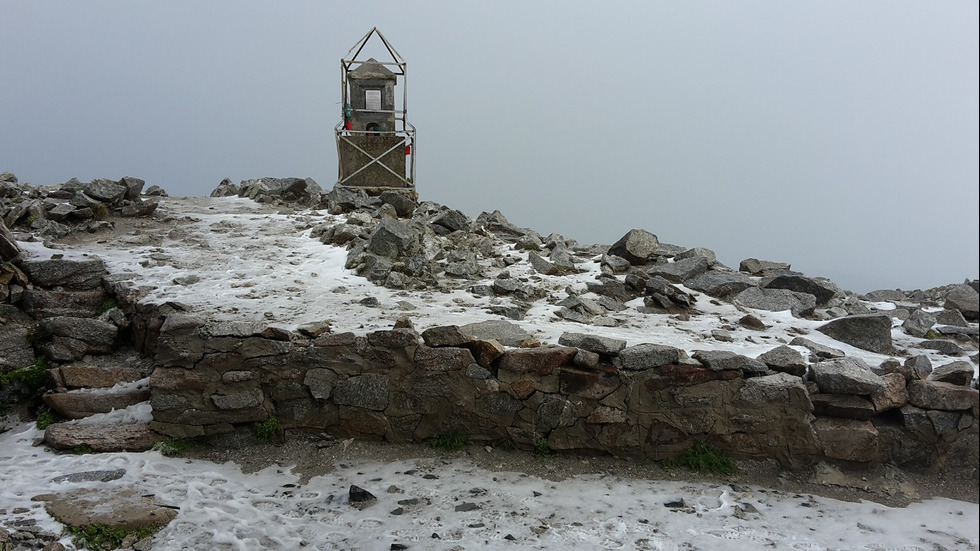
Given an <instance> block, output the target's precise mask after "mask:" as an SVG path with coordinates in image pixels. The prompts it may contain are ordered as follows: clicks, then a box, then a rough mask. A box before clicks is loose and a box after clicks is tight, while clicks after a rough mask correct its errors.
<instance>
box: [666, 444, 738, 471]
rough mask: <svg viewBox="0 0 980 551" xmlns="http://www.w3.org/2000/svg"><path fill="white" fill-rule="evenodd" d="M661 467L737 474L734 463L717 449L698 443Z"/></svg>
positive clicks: (667, 460)
mask: <svg viewBox="0 0 980 551" xmlns="http://www.w3.org/2000/svg"><path fill="white" fill-rule="evenodd" d="M661 465H663V466H664V468H666V469H675V468H678V467H683V468H685V469H688V470H690V471H694V472H696V473H709V474H718V475H731V474H735V473H736V472H738V469H737V468H736V467H735V462H734V461H732V459H731V458H730V457H728V456H727V455H725V453H724V452H722V451H721V450H719V449H718V448H714V447H712V446H709V445H707V444H705V443H704V442H698V443H697V444H695V445H693V446H691V447H690V448H688V449H687V451H685V452H684V453H682V454H681V455H680V457H677V458H675V459H665V460H663V461H662V462H661Z"/></svg>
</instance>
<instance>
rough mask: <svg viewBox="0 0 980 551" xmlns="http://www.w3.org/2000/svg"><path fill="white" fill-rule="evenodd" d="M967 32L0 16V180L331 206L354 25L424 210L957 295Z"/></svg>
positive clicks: (99, 11)
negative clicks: (404, 111) (314, 198)
mask: <svg viewBox="0 0 980 551" xmlns="http://www.w3.org/2000/svg"><path fill="white" fill-rule="evenodd" d="M978 19H980V16H978V3H977V2H970V1H966V0H963V1H935V2H922V1H894V0H888V1H851V0H848V1H829V2H786V1H785V0H771V1H739V2H720V1H718V2H710V1H706V2H681V1H677V2H656V1H642V2H615V1H607V2H597V1H592V2H573V1H564V2H527V1H525V2H512V1H499V0H495V1H492V2H486V1H484V2H441V1H427V0H411V1H408V0H403V1H401V2H370V1H368V2H319V1H317V2H312V1H310V2H276V3H270V2H257V1H246V0H236V1H208V2H200V1H197V0H194V1H183V0H177V1H174V0H171V1H167V2H133V1H88V2H37V1H33V0H32V1H26V0H25V1H21V0H0V171H2V170H7V171H11V172H13V173H14V174H16V175H17V176H18V178H19V179H20V180H21V181H29V182H32V183H35V184H58V183H62V182H64V181H66V180H68V179H69V178H71V177H77V178H78V179H80V180H82V181H88V180H91V179H92V178H101V177H106V178H113V179H116V178H119V177H122V176H126V175H130V176H137V177H140V178H143V179H145V180H146V181H147V185H151V184H155V185H159V186H161V187H163V188H164V189H166V190H167V191H168V192H169V193H170V194H171V195H207V194H209V193H210V192H211V190H212V189H214V187H215V186H216V185H217V184H218V182H219V181H221V179H223V178H231V179H232V180H234V181H236V182H237V181H239V180H242V179H246V178H258V177H262V176H276V177H285V176H298V177H312V178H314V179H315V180H316V181H317V182H319V183H320V184H321V185H322V186H323V187H324V188H325V189H330V187H332V185H333V184H334V182H335V181H336V174H337V166H336V163H337V160H336V148H335V144H334V136H333V127H334V125H336V124H337V123H338V122H339V120H340V116H341V115H340V58H341V57H342V56H343V55H344V54H346V52H347V50H348V49H349V48H350V47H351V46H353V45H354V43H355V42H356V41H357V40H358V39H360V38H361V37H362V36H363V35H364V34H365V33H366V32H367V31H368V30H370V29H371V28H372V27H375V26H377V27H378V28H379V29H380V30H381V32H382V33H383V34H384V35H385V36H386V37H387V38H388V40H389V41H391V43H392V44H393V45H394V47H395V48H396V49H397V50H398V52H399V53H400V54H401V55H402V56H404V58H405V59H406V61H407V62H408V76H409V78H408V118H409V121H410V122H412V123H413V124H414V125H415V126H416V127H417V128H418V147H417V162H418V171H417V187H418V191H419V193H420V195H421V198H422V199H424V200H432V201H437V202H439V203H442V204H445V205H449V206H451V207H454V208H458V209H460V210H462V211H463V212H465V213H467V214H468V215H470V216H476V215H478V214H479V213H480V212H481V211H492V210H494V209H499V210H500V211H501V212H503V213H504V214H505V215H506V216H507V217H508V218H509V219H510V221H511V222H513V223H515V224H517V225H520V226H525V227H531V228H534V229H535V230H537V231H539V232H541V233H542V234H548V233H551V232H558V233H561V234H563V235H564V236H565V237H567V238H572V239H576V240H578V241H579V242H583V243H593V242H595V243H606V244H608V243H612V242H613V241H615V240H616V239H618V238H619V237H621V236H622V235H623V234H624V233H625V232H626V231H628V230H629V229H630V228H643V229H646V230H649V231H651V232H653V233H654V234H656V235H657V236H659V237H660V239H661V241H665V242H668V243H674V244H677V245H682V246H686V247H698V246H700V247H708V248H710V249H712V250H714V251H715V252H716V253H717V254H718V257H719V259H720V260H721V261H722V262H724V263H726V264H728V265H729V266H732V267H737V266H738V263H739V261H740V260H742V259H744V258H749V257H756V258H763V259H767V260H777V261H785V262H790V263H792V265H793V268H794V269H797V270H800V271H803V272H804V273H806V274H808V275H812V276H826V277H829V278H831V279H832V280H834V281H835V282H837V283H838V284H839V285H841V286H842V287H844V288H846V289H850V290H853V291H857V292H867V291H870V290H873V289H880V288H898V287H900V288H903V289H915V288H923V289H924V288H928V287H933V286H937V285H942V284H947V283H958V282H962V281H963V280H964V279H965V278H976V277H977V275H978V249H980V241H978V227H980V222H978V191H977V190H978V150H980V144H978V134H980V131H978V104H980V97H978V80H980V78H978V65H980V62H978V42H980V39H978ZM379 44H380V43H375V45H376V46H377V45H379ZM368 53H377V51H376V50H373V51H370V52H368Z"/></svg>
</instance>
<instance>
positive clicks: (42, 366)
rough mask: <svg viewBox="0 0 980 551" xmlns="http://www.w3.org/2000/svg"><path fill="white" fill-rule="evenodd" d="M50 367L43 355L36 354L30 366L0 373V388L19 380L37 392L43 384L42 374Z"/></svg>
mask: <svg viewBox="0 0 980 551" xmlns="http://www.w3.org/2000/svg"><path fill="white" fill-rule="evenodd" d="M50 368H51V365H50V364H48V359H47V358H45V357H44V356H38V357H37V359H35V360H34V364H33V365H31V366H28V367H23V368H21V369H15V370H13V371H10V372H8V373H3V374H0V388H4V387H7V386H9V385H11V384H13V383H18V382H19V383H23V384H24V386H26V387H27V388H28V389H29V390H30V391H31V392H37V390H38V389H40V388H41V387H43V386H44V374H45V372H47V370H48V369H50Z"/></svg>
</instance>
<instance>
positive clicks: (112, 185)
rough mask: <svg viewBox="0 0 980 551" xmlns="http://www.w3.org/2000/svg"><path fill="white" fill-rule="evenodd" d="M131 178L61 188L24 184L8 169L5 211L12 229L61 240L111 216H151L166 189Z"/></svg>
mask: <svg viewBox="0 0 980 551" xmlns="http://www.w3.org/2000/svg"><path fill="white" fill-rule="evenodd" d="M144 185H145V182H144V181H143V180H140V179H139V178H132V177H129V176H126V177H124V178H121V179H119V180H118V181H115V180H107V179H104V178H98V179H95V180H92V181H91V182H88V183H82V182H79V181H78V180H76V179H75V178H72V179H71V180H68V181H67V182H65V183H63V184H60V185H56V186H34V185H31V184H19V183H18V181H17V177H16V176H14V175H13V174H10V173H9V172H4V173H2V174H0V214H2V218H3V222H4V224H6V226H7V227H8V228H11V229H17V228H23V229H24V230H25V231H30V232H31V233H33V234H36V235H38V236H40V237H43V238H52V239H57V238H60V237H64V236H65V235H67V234H69V233H71V232H74V231H88V232H95V231H98V230H99V229H100V228H103V227H104V226H105V225H106V224H108V223H109V222H108V220H109V216H110V215H116V216H126V217H132V216H149V215H150V214H153V211H154V210H156V208H157V205H158V201H157V200H156V199H155V198H154V197H156V196H161V195H165V194H166V193H165V192H164V191H163V190H162V189H160V188H157V187H156V186H151V187H150V189H147V190H146V194H143V186H144Z"/></svg>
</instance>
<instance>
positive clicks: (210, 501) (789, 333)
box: [0, 198, 980, 551]
mask: <svg viewBox="0 0 980 551" xmlns="http://www.w3.org/2000/svg"><path fill="white" fill-rule="evenodd" d="M267 211H268V206H263V205H257V204H255V203H253V202H252V201H250V200H246V199H239V198H222V199H200V198H198V199H194V200H193V201H190V200H181V199H165V200H164V202H163V203H162V204H161V207H160V212H161V214H166V215H169V216H170V217H171V218H172V222H171V223H170V224H171V226H172V227H170V228H169V229H168V230H166V231H165V234H166V237H164V238H163V240H162V241H161V240H159V239H158V238H157V231H156V230H153V232H147V233H139V232H137V233H134V234H131V235H128V236H123V237H122V238H119V239H115V240H112V241H106V242H101V243H92V244H90V245H86V248H85V250H84V251H82V250H59V251H56V252H58V253H59V254H65V255H68V256H70V255H81V254H96V255H98V256H100V257H102V258H103V259H104V260H105V261H106V263H107V265H108V267H109V270H110V272H112V273H123V274H130V275H131V276H132V279H133V281H134V283H136V284H138V285H146V286H151V287H153V288H154V289H153V290H152V291H151V292H150V295H149V297H148V300H156V301H165V300H174V301H179V302H182V303H185V304H188V305H191V306H192V307H193V308H194V310H195V311H196V312H198V313H201V314H206V315H209V316H211V317H212V318H213V319H216V320H234V319H249V320H267V321H269V322H270V323H273V324H276V325H280V326H283V327H288V328H295V327H297V326H299V325H302V324H304V323H309V322H315V321H323V320H330V321H331V323H332V326H333V330H334V331H335V332H340V331H354V332H356V333H359V334H363V333H365V332H367V331H371V330H375V329H382V328H389V327H391V325H392V324H393V322H394V321H395V319H397V318H398V317H399V316H402V315H406V314H407V315H409V316H411V317H412V319H413V322H414V324H415V327H416V328H417V329H418V330H420V331H421V330H424V329H426V328H428V327H432V326H438V325H448V324H462V323H470V322H474V321H480V320H483V319H497V318H498V317H497V316H494V315H492V314H489V313H487V312H486V307H487V306H489V305H490V304H491V301H492V300H494V299H490V298H486V297H476V296H474V295H472V294H470V293H467V292H465V291H463V290H460V291H453V292H449V293H437V292H425V293H407V292H400V291H393V290H389V289H385V288H381V287H377V286H375V285H372V284H371V283H369V282H368V281H367V280H365V279H363V278H361V277H358V276H356V275H354V274H352V273H350V272H349V271H346V270H344V269H343V264H344V261H345V258H346V251H345V250H344V249H341V248H335V247H331V246H326V245H323V244H321V243H320V242H319V241H318V240H316V239H311V238H310V237H309V232H310V229H311V228H312V227H313V226H315V225H316V224H319V223H322V222H329V221H332V220H335V219H336V220H339V218H336V217H333V216H330V215H327V214H324V213H317V212H303V213H290V214H274V213H269V212H267ZM20 245H21V246H22V247H23V248H24V249H25V250H28V251H30V252H31V253H32V254H35V255H39V256H42V257H44V256H45V255H50V254H52V252H55V251H51V250H48V249H46V248H44V247H43V246H42V245H41V244H40V243H24V242H22V243H20ZM502 253H503V254H509V255H512V256H513V257H515V258H518V257H519V258H520V259H521V260H522V262H518V263H517V264H514V265H513V266H511V267H510V268H508V271H509V273H510V276H511V277H513V278H528V280H529V281H533V282H534V284H535V285H538V286H540V287H545V288H547V289H548V290H549V294H550V295H551V297H550V298H552V299H561V298H564V297H565V296H567V294H566V292H565V289H566V288H567V287H568V286H573V287H577V288H584V283H585V282H586V281H590V280H592V279H594V277H595V275H596V273H597V272H596V271H597V270H598V263H597V259H594V260H593V261H591V262H587V263H583V264H582V265H580V268H584V269H586V270H587V271H586V272H585V273H580V274H574V275H566V276H561V277H554V278H550V277H549V278H540V279H537V278H538V276H537V275H535V274H534V273H533V272H532V271H531V269H530V267H529V266H528V265H527V263H526V253H521V252H516V251H513V250H502ZM498 271H499V270H492V271H489V269H488V272H487V274H486V275H487V279H486V280H485V281H482V283H489V282H490V281H492V279H493V276H495V275H496V273H497V272H498ZM189 276H196V277H197V278H200V279H199V280H198V281H196V282H194V283H189V281H191V280H183V281H185V283H187V284H179V283H175V282H174V280H178V281H180V280H182V278H187V277H189ZM473 283H481V281H474V282H473ZM366 297H375V298H377V299H378V301H379V302H380V307H371V306H366V305H364V304H362V303H361V300H362V299H364V298H366ZM553 302H554V301H553V300H552V301H548V300H542V301H538V302H537V303H536V304H535V305H534V307H533V308H532V309H531V310H530V312H529V313H528V315H527V316H526V318H525V319H524V320H522V321H519V322H515V323H518V324H519V325H521V326H522V327H524V328H525V329H527V330H528V331H530V332H531V333H532V334H534V335H535V336H537V337H538V338H539V339H540V340H541V341H543V342H552V343H554V342H557V340H558V337H559V336H560V335H561V334H562V333H563V332H565V331H573V332H583V331H588V332H591V333H595V334H601V335H604V336H609V337H617V338H622V339H626V340H627V341H628V342H629V344H630V345H634V344H639V343H642V342H651V343H657V344H669V345H671V346H675V347H678V348H682V349H684V350H687V351H688V352H691V351H692V350H698V349H723V350H732V351H735V352H738V353H741V354H745V355H748V356H751V357H755V356H757V355H759V354H761V353H762V352H766V351H768V350H770V349H771V348H773V347H775V346H778V345H779V344H781V343H782V342H788V341H789V340H791V338H792V337H793V336H795V335H797V334H799V333H800V332H808V334H807V335H806V336H807V338H809V339H811V340H813V341H816V342H818V343H821V344H826V345H829V346H833V347H835V348H839V349H842V350H844V351H845V352H846V353H847V354H848V355H850V356H857V357H860V358H863V359H864V360H865V361H866V362H868V364H869V365H878V364H880V363H881V361H882V360H884V359H885V358H886V357H885V356H881V355H878V354H874V353H870V352H866V351H863V350H859V349H856V348H853V347H850V346H847V345H844V344H842V343H839V342H836V341H833V340H831V339H829V338H828V337H826V336H824V335H823V334H821V333H819V332H816V331H812V329H813V328H814V327H816V326H817V325H819V322H812V321H808V320H801V319H798V318H793V317H792V316H791V315H790V314H789V313H788V312H781V313H780V312H776V313H773V312H762V311H753V312H752V313H753V314H754V315H756V316H757V317H759V318H760V319H761V320H762V321H763V322H764V323H765V324H766V325H769V326H771V328H770V329H768V330H766V331H765V332H757V331H748V330H746V329H742V328H741V327H739V326H738V324H737V323H736V322H737V320H738V319H739V318H740V317H742V316H743V315H744V312H741V311H739V310H738V309H736V308H735V307H733V306H731V305H729V304H725V303H719V304H712V303H710V302H709V300H708V297H704V296H701V297H700V298H699V300H698V304H697V309H698V310H699V311H700V314H696V315H691V316H690V319H689V320H687V321H682V320H680V319H677V318H675V317H672V316H666V315H644V314H640V313H638V312H637V311H636V310H635V308H631V309H629V310H628V311H626V312H624V313H621V314H615V315H613V316H612V317H614V318H617V319H618V320H620V322H621V323H620V324H619V325H618V326H617V327H601V328H600V327H592V326H583V325H579V324H576V323H572V322H566V321H561V320H558V319H557V318H556V317H555V316H554V315H553V312H554V311H555V309H556V308H557V307H556V306H555V305H554V304H553ZM632 306H636V305H635V304H632ZM882 307H884V305H882ZM723 325H730V326H731V327H732V328H731V329H730V332H731V334H732V336H733V337H734V341H733V342H721V341H718V340H714V339H712V337H711V336H710V333H711V330H712V329H718V328H720V327H722V326H723ZM801 330H802V331H801ZM893 337H894V339H895V342H896V345H897V346H899V347H902V348H906V347H911V346H912V345H913V344H914V342H913V341H914V340H913V339H910V338H909V337H907V336H906V335H905V333H904V332H903V331H901V329H900V328H899V324H898V323H897V322H896V329H895V330H894V332H893ZM799 350H800V351H801V352H802V353H803V354H804V356H806V355H807V351H806V350H805V349H802V348H800V349H799ZM916 353H925V354H929V355H930V359H931V360H932V362H933V364H934V365H941V364H943V363H947V362H948V361H949V359H946V358H944V357H942V356H940V355H938V354H937V353H935V352H930V351H926V350H921V351H920V350H917V351H916ZM146 414H147V412H146V411H145V408H143V409H142V410H141V409H139V408H138V407H137V408H136V409H134V410H133V411H130V412H126V413H123V414H121V415H122V416H123V417H125V416H135V417H137V418H142V417H145V416H146ZM115 415H117V417H118V416H120V414H119V413H116V414H115ZM40 436H41V434H40V432H39V431H37V430H36V429H34V428H33V427H32V426H31V425H26V424H21V425H17V426H15V427H14V428H12V430H10V431H8V432H5V433H3V434H0V510H4V511H6V514H7V516H8V517H10V518H13V514H12V511H14V510H15V509H17V508H26V509H28V510H29V512H28V513H23V514H20V515H19V516H18V517H17V518H24V517H30V518H35V519H37V520H38V522H39V523H40V525H42V526H43V527H45V528H47V529H50V530H54V531H57V530H59V529H60V526H59V525H58V524H57V523H56V522H55V521H54V520H53V519H51V518H50V517H48V516H47V514H46V513H45V512H44V509H43V507H42V506H41V504H39V503H37V502H32V501H31V500H30V498H31V497H33V496H35V495H38V494H44V493H53V492H62V491H65V490H67V489H69V488H72V489H73V488H76V487H84V486H86V485H95V484H96V483H76V484H72V483H65V482H61V483H58V482H53V481H52V479H54V478H55V477H56V476H59V475H63V474H67V473H73V472H81V471H90V470H103V469H116V468H121V469H125V471H126V474H125V475H124V476H123V477H122V478H120V479H118V480H115V481H111V482H105V483H97V484H98V486H100V487H105V488H110V489H111V488H116V487H118V488H136V489H137V491H138V492H140V493H141V494H144V495H151V494H152V495H153V496H154V499H155V500H156V501H157V502H158V503H161V504H165V505H172V506H177V507H180V514H179V516H178V517H177V518H176V520H174V521H173V522H172V523H171V524H170V525H169V526H167V527H166V528H164V529H163V530H162V531H161V532H159V533H158V535H157V536H156V538H155V540H154V542H155V543H154V547H153V549H155V550H156V549H162V550H255V549H277V550H278V549H282V550H293V549H316V550H328V549H331V550H332V549H356V550H388V549H393V548H397V547H392V545H393V544H402V545H406V546H407V547H408V548H409V549H418V550H422V549H426V550H429V549H431V550H462V549H467V550H470V549H556V550H557V549H651V550H675V549H676V550H695V549H698V550H713V549H724V550H732V551H738V550H751V549H794V550H831V549H834V550H837V549H849V550H866V551H872V550H881V551H883V550H923V551H925V550H929V551H932V550H939V549H947V550H953V549H978V546H980V536H978V523H980V510H978V506H977V504H975V503H967V502H960V501H954V500H949V499H942V498H938V499H929V500H927V501H925V502H921V503H915V504H912V505H910V506H909V507H907V508H889V507H886V506H883V505H880V504H876V503H872V502H860V503H849V502H843V501H836V500H833V499H828V498H823V497H814V496H810V495H799V494H792V493H783V492H781V491H778V490H773V489H765V488H759V487H748V486H739V485H735V486H732V485H716V484H705V483H690V482H673V481H670V482H665V481H648V480H636V479H620V478H617V477H613V476H608V475H587V476H578V477H574V478H571V479H568V480H565V481H562V482H552V481H548V480H543V479H538V478H535V477H532V476H527V475H524V474H521V473H514V472H493V471H490V470H485V469H484V468H480V467H477V466H475V465H474V464H472V463H470V462H469V461H467V460H465V459H460V458H454V459H453V460H451V461H442V460H439V459H432V458H426V459H419V460H409V461H398V462H394V463H379V462H371V461H369V462H358V463H357V464H344V463H340V464H337V465H336V466H335V467H336V468H335V470H334V471H333V472H331V473H330V474H328V475H322V476H316V477H313V478H312V479H310V480H309V481H308V482H307V483H305V484H300V483H299V481H300V477H299V476H298V475H296V474H293V473H292V472H291V470H290V468H289V466H278V467H270V468H267V469H265V470H262V471H260V472H256V473H251V474H243V473H242V471H241V469H240V468H239V467H238V466H237V465H235V464H230V463H229V464H224V465H217V464H214V463H210V462H206V461H198V460H186V459H179V458H167V457H164V456H162V455H160V454H159V453H157V452H147V453H112V454H98V455H59V454H54V453H52V452H50V451H48V450H47V449H45V448H43V447H35V446H33V445H32V443H33V442H34V441H35V439H37V438H39V437H40ZM428 475H431V476H428ZM351 484H356V485H358V486H361V487H363V488H366V489H368V490H369V491H371V492H372V493H374V494H375V495H376V496H377V497H378V501H379V502H378V503H377V504H375V505H374V506H372V507H370V508H368V509H365V510H363V511H361V510H358V509H355V508H353V507H351V506H349V504H348V503H347V491H348V488H349V486H350V485H351ZM392 486H393V487H395V488H397V489H398V490H399V491H398V492H396V493H389V488H390V487H392ZM414 499H417V500H419V502H418V504H417V505H404V504H399V501H404V500H414ZM678 499H683V501H684V503H685V507H682V508H676V509H672V508H669V507H666V506H665V505H664V504H665V503H667V502H671V501H676V500H678ZM466 504H472V505H466ZM398 508H401V509H403V512H402V514H393V513H392V511H395V510H396V509H398ZM63 541H64V542H65V543H67V541H68V540H67V539H65V540H63Z"/></svg>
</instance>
